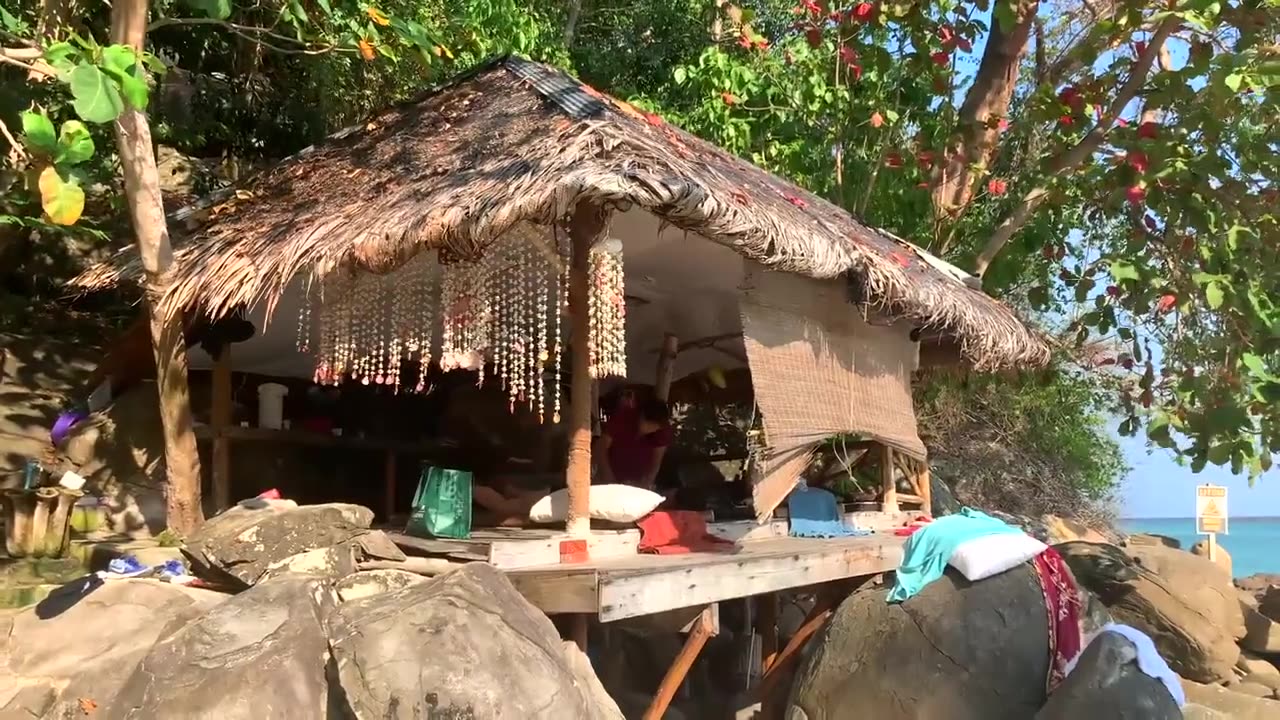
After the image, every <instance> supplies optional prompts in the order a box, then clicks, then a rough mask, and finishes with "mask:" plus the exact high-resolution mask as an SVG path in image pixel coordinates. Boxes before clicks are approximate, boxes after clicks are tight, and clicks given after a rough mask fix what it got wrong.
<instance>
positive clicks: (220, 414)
mask: <svg viewBox="0 0 1280 720" xmlns="http://www.w3.org/2000/svg"><path fill="white" fill-rule="evenodd" d="M211 384H212V387H211V388H210V392H211V393H212V398H211V407H210V412H209V422H210V425H212V427H213V505H214V507H215V508H217V510H218V511H219V512H221V511H223V510H225V509H227V508H229V507H231V443H230V440H228V439H227V437H226V432H227V429H228V428H230V427H231V420H232V417H231V415H232V398H231V345H230V344H226V345H223V346H222V352H220V353H218V357H217V358H216V359H215V360H214V361H213V377H212V378H211Z"/></svg>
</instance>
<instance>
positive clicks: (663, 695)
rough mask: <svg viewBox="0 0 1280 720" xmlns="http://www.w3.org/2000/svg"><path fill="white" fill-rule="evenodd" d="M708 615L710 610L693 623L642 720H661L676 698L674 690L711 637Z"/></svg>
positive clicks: (677, 687)
mask: <svg viewBox="0 0 1280 720" xmlns="http://www.w3.org/2000/svg"><path fill="white" fill-rule="evenodd" d="M709 613H710V608H708V609H707V610H704V611H703V613H702V615H699V616H698V621H697V622H696V623H694V626H693V629H692V631H691V632H690V633H689V637H688V639H686V640H685V642H684V647H682V648H680V654H679V655H677V656H676V659H675V661H674V662H672V663H671V667H670V668H668V669H667V674H666V675H664V676H663V678H662V683H661V684H660V685H658V692H657V693H656V694H655V695H654V696H653V702H651V703H649V708H648V709H647V710H645V711H644V716H643V717H644V720H662V716H663V715H666V713H667V708H668V707H669V706H670V705H671V699H672V698H674V697H675V696H676V690H678V689H679V688H680V684H681V683H683V682H684V678H685V676H686V675H688V674H689V669H690V668H692V667H693V663H694V661H695V660H697V659H698V655H699V654H700V653H701V652H702V648H703V647H704V646H705V645H706V644H707V638H709V637H711V619H710V617H709Z"/></svg>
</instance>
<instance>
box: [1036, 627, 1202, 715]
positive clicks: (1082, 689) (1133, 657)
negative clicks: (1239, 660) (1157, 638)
mask: <svg viewBox="0 0 1280 720" xmlns="http://www.w3.org/2000/svg"><path fill="white" fill-rule="evenodd" d="M1137 657H1138V651H1137V649H1136V648H1134V646H1133V643H1131V642H1129V641H1128V640H1127V639H1125V638H1124V637H1122V636H1120V635H1117V634H1116V633H1111V632H1106V633H1102V634H1101V635H1099V636H1098V637H1097V638H1096V639H1095V640H1094V641H1093V642H1091V643H1089V647H1087V648H1085V651H1084V653H1082V654H1081V655H1080V660H1079V661H1078V662H1077V663H1076V667H1075V669H1074V670H1072V671H1071V674H1070V675H1068V676H1067V679H1066V680H1064V681H1063V682H1062V684H1061V685H1059V686H1058V688H1057V689H1056V690H1054V692H1053V694H1052V695H1050V696H1049V701H1048V702H1047V703H1045V705H1044V707H1043V708H1041V709H1040V712H1038V713H1036V716H1035V720H1081V719H1082V718H1088V720H1181V718H1182V712H1181V711H1179V709H1178V705H1177V702H1176V701H1174V699H1173V696H1172V695H1170V694H1169V691H1168V689H1166V688H1165V686H1164V685H1163V684H1162V683H1161V682H1160V681H1159V680H1156V679H1154V678H1152V677H1149V676H1148V675H1146V674H1144V673H1143V672H1142V671H1141V670H1139V669H1138V664H1137Z"/></svg>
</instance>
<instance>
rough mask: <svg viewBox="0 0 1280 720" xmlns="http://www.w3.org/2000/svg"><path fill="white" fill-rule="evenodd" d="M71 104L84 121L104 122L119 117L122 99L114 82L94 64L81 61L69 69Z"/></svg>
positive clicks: (122, 107)
mask: <svg viewBox="0 0 1280 720" xmlns="http://www.w3.org/2000/svg"><path fill="white" fill-rule="evenodd" d="M69 79H70V84H71V97H72V98H73V99H72V101H71V106H72V107H74V108H75V111H76V114H77V115H79V116H80V119H81V120H84V121H85V122H94V123H105V122H111V121H112V120H115V119H116V118H118V117H120V113H122V112H124V101H123V100H122V99H121V98H120V91H119V90H117V89H116V85H115V83H113V82H111V79H110V78H108V77H107V76H106V74H105V73H103V72H102V71H101V70H99V69H98V67H97V66H96V65H90V64H88V63H85V62H82V63H80V64H79V65H76V67H75V69H74V70H72V71H71V77H70V78H69Z"/></svg>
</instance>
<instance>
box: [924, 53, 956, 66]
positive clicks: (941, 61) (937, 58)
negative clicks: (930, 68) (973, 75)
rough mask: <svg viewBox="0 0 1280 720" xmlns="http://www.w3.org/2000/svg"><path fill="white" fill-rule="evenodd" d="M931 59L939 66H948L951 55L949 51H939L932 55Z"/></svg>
mask: <svg viewBox="0 0 1280 720" xmlns="http://www.w3.org/2000/svg"><path fill="white" fill-rule="evenodd" d="M929 59H930V60H932V61H933V64H934V65H937V66H938V67H946V66H947V64H948V63H950V62H951V55H950V54H949V53H945V52H942V51H938V52H936V53H933V54H932V55H930V56H929Z"/></svg>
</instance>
